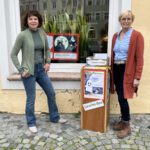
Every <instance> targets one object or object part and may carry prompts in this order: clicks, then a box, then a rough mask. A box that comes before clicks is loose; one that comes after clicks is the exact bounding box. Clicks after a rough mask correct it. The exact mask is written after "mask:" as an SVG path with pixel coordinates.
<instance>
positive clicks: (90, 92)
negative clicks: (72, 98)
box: [84, 70, 105, 99]
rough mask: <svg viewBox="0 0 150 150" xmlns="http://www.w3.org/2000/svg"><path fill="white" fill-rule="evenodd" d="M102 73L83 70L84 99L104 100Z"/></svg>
mask: <svg viewBox="0 0 150 150" xmlns="http://www.w3.org/2000/svg"><path fill="white" fill-rule="evenodd" d="M104 75H105V72H104V71H93V70H85V72H84V98H94V99H104Z"/></svg>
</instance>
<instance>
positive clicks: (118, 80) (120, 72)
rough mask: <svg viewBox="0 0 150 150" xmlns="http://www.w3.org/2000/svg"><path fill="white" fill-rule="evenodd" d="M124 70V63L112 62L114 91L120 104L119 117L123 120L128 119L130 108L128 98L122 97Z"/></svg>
mask: <svg viewBox="0 0 150 150" xmlns="http://www.w3.org/2000/svg"><path fill="white" fill-rule="evenodd" d="M124 72H125V64H120V65H118V64H114V83H115V86H116V92H117V95H118V102H119V105H120V111H121V118H122V120H124V121H129V120H130V108H129V104H128V100H127V99H125V98H124V92H123V79H124Z"/></svg>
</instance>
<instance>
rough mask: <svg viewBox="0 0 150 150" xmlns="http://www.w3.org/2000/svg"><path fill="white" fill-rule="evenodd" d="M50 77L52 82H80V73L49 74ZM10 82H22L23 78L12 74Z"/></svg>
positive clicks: (9, 78)
mask: <svg viewBox="0 0 150 150" xmlns="http://www.w3.org/2000/svg"><path fill="white" fill-rule="evenodd" d="M48 76H49V77H50V78H51V80H52V81H80V80H81V77H80V73H76V72H48ZM7 79H8V80H9V81H20V80H21V76H20V74H18V73H13V74H11V75H10V76H9V77H8V78H7Z"/></svg>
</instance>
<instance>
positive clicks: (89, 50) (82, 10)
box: [20, 0, 109, 63]
mask: <svg viewBox="0 0 150 150" xmlns="http://www.w3.org/2000/svg"><path fill="white" fill-rule="evenodd" d="M107 1H108V0H107ZM22 2H23V1H22V0H20V12H21V16H23V15H24V14H25V12H26V11H27V10H29V9H30V7H31V6H30V5H31V3H30V2H29V1H26V5H27V6H28V7H26V9H24V8H23V5H22ZM56 2H57V3H56ZM105 2H106V1H105V0H95V1H94V0H87V1H85V0H80V3H81V4H80V7H79V6H78V3H79V0H68V1H66V0H60V1H54V0H47V1H44V0H34V3H35V4H36V6H38V10H39V11H40V13H41V14H42V16H43V20H44V21H45V20H46V19H49V24H48V26H49V28H48V30H47V29H45V31H46V32H47V33H54V31H53V29H51V28H50V27H51V26H53V25H54V24H53V23H54V20H56V26H55V27H56V29H55V33H59V34H61V33H62V34H64V33H65V34H71V33H73V34H79V47H78V48H79V53H78V60H77V61H71V60H69V61H68V60H67V61H66V60H61V61H60V60H57V61H56V60H52V62H54V63H85V60H86V57H88V56H91V55H93V53H100V52H102V51H103V50H102V47H103V45H102V42H101V39H102V37H103V35H102V33H101V31H102V30H103V29H104V28H105V24H106V23H107V22H108V16H109V15H108V14H109V3H107V4H106V3H105ZM84 3H85V4H86V5H84ZM104 3H105V4H106V6H105V7H104V6H102V4H103V5H104ZM95 4H96V5H95ZM56 5H58V6H56ZM47 6H51V7H52V8H51V9H50V10H48V7H47ZM89 6H90V7H89ZM23 9H24V11H23ZM44 10H47V11H44ZM75 12H76V13H75ZM45 13H47V14H46V15H45ZM101 14H102V16H101ZM45 17H47V18H45ZM101 17H102V18H103V21H102V22H101V21H100V20H101ZM44 24H45V22H44ZM43 26H44V25H43ZM53 27H54V26H53ZM107 27H108V26H107ZM22 29H23V28H22ZM105 30H106V33H108V28H107V29H106V28H105ZM105 36H106V35H105ZM94 45H97V46H94ZM105 52H106V53H107V41H106V42H105Z"/></svg>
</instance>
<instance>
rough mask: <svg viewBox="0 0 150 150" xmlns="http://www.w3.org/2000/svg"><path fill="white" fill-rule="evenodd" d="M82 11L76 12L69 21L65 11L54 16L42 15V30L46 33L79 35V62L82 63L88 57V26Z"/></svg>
mask: <svg viewBox="0 0 150 150" xmlns="http://www.w3.org/2000/svg"><path fill="white" fill-rule="evenodd" d="M82 12H83V11H82V10H78V11H76V15H75V18H76V19H71V18H70V15H69V13H68V12H67V11H62V12H58V13H57V14H56V15H55V16H53V17H52V16H51V17H48V16H47V15H46V14H45V15H44V24H43V28H44V30H45V32H47V33H70V34H76V33H77V34H79V61H80V62H84V61H85V58H86V57H87V56H88V40H89V39H88V33H89V25H88V23H87V22H86V18H85V16H84V15H83V13H82Z"/></svg>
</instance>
